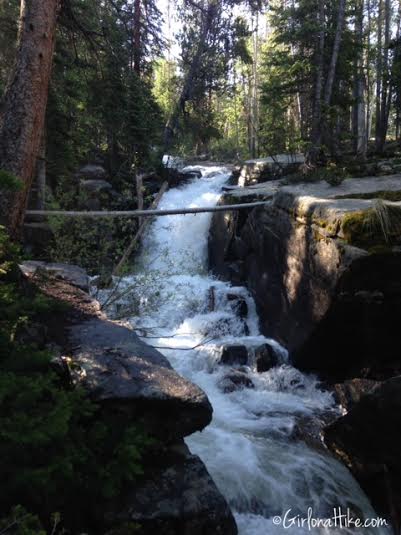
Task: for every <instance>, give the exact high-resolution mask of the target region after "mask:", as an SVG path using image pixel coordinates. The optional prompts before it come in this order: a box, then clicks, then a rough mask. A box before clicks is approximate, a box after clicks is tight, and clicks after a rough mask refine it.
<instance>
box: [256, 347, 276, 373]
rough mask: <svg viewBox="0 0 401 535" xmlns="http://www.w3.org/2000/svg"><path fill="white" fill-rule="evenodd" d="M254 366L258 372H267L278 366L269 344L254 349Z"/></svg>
mask: <svg viewBox="0 0 401 535" xmlns="http://www.w3.org/2000/svg"><path fill="white" fill-rule="evenodd" d="M255 364H256V370H257V371H258V372H267V371H269V370H270V369H271V368H273V367H274V366H277V364H278V358H277V354H276V352H275V350H274V348H273V346H271V345H270V344H262V345H260V346H259V347H257V348H256V349H255Z"/></svg>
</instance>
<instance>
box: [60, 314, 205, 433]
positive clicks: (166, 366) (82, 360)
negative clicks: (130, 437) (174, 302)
mask: <svg viewBox="0 0 401 535" xmlns="http://www.w3.org/2000/svg"><path fill="white" fill-rule="evenodd" d="M68 339H69V342H70V344H71V347H72V358H73V362H74V367H76V366H78V372H77V373H76V374H75V375H74V377H75V380H76V381H77V382H79V383H80V384H82V386H84V387H85V388H86V389H88V390H89V392H90V393H91V395H92V397H93V398H94V399H96V400H97V401H99V402H101V403H102V404H104V405H105V406H109V405H113V406H118V407H120V408H121V409H123V410H124V411H125V412H126V411H128V412H129V413H130V414H132V418H134V419H135V420H136V421H138V419H139V420H141V421H143V424H144V425H145V426H146V427H147V429H148V430H149V431H150V432H152V433H153V434H156V435H157V436H162V437H163V438H165V439H166V438H168V439H169V440H172V439H174V438H177V437H184V436H187V435H190V434H191V433H194V432H195V431H200V430H201V429H203V428H204V427H205V426H206V425H208V424H209V423H210V421H211V417H212V407H211V405H210V403H209V401H208V399H207V397H206V395H205V394H204V392H203V391H202V390H201V389H200V388H199V387H197V386H196V385H194V384H193V383H191V382H190V381H188V380H186V379H184V378H183V377H181V376H180V375H178V374H177V372H175V371H174V370H173V368H172V367H171V365H170V363H169V362H168V360H167V359H166V358H165V357H164V356H163V355H162V354H161V353H159V352H158V351H157V350H156V349H154V348H152V347H150V346H148V345H146V344H145V343H144V342H142V341H141V340H140V339H139V338H138V336H137V335H136V334H135V333H134V332H133V331H131V330H130V329H128V328H127V327H123V326H120V325H118V324H116V323H114V322H112V321H108V320H105V319H101V318H91V319H88V320H87V321H85V322H80V323H78V324H76V325H72V326H71V327H70V328H69V336H68Z"/></svg>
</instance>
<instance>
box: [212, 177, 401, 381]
mask: <svg viewBox="0 0 401 535" xmlns="http://www.w3.org/2000/svg"><path fill="white" fill-rule="evenodd" d="M240 189H241V188H240ZM242 189H243V190H247V191H248V194H249V192H251V191H252V189H251V188H242ZM262 190H265V192H266V195H267V197H268V198H269V199H270V200H268V202H267V203H266V205H265V206H261V207H257V208H254V209H252V210H250V211H248V212H245V213H244V212H241V213H240V214H235V213H233V212H227V213H225V214H224V216H222V215H221V214H216V216H214V217H213V223H212V227H213V230H212V232H211V233H210V237H209V259H210V267H211V268H212V269H213V271H214V272H215V273H216V274H218V275H219V276H221V277H223V278H227V279H230V278H232V275H231V273H232V266H233V264H236V265H237V268H238V274H239V276H240V277H241V281H242V283H243V284H246V285H247V286H248V288H249V289H250V290H251V292H252V294H253V296H254V298H255V301H256V304H257V307H258V311H259V314H260V318H261V327H262V331H263V333H264V334H265V335H266V336H269V337H272V338H275V339H277V340H278V341H279V342H280V343H282V345H284V346H285V347H287V349H289V351H290V354H291V356H292V358H293V362H294V363H295V364H296V365H297V366H298V367H300V368H302V369H304V370H306V371H313V372H318V373H320V374H321V375H323V376H324V377H325V378H326V379H328V380H330V381H332V382H338V381H342V380H344V379H345V378H352V377H368V378H372V379H375V378H379V379H380V378H381V377H386V376H387V377H388V376H389V375H391V374H394V373H398V371H399V372H400V373H401V360H400V357H399V342H398V327H397V325H398V318H399V317H400V313H401V279H400V277H399V273H400V272H401V247H400V245H401V226H400V221H401V218H400V217H399V216H400V215H401V203H400V202H389V203H387V204H386V205H384V209H383V205H382V204H377V203H376V201H375V200H374V197H375V195H376V194H377V192H383V191H393V192H396V191H400V192H401V177H400V176H397V177H394V176H393V177H377V178H370V179H355V183H354V179H352V180H346V181H344V182H343V183H342V184H341V185H340V186H338V187H333V186H330V185H329V184H327V183H326V182H324V183H315V184H302V185H296V186H281V187H280V186H279V187H278V188H277V189H276V192H275V193H274V192H271V189H270V188H265V187H262V185H259V186H258V188H257V192H258V193H257V195H256V199H260V196H261V195H262V194H261V191H262ZM269 191H270V193H267V192H269ZM358 195H360V196H361V197H363V198H356V196H358ZM237 197H238V198H241V195H239V193H238V191H237V190H234V191H233V190H230V191H229V192H228V194H227V197H226V196H225V197H224V198H223V201H222V202H223V203H227V204H231V203H232V200H233V198H237ZM366 197H369V198H366ZM383 211H384V213H385V214H387V213H388V214H390V215H391V214H393V215H394V217H393V216H392V217H393V219H394V222H395V224H394V225H392V223H391V224H390V227H388V228H387V230H386V232H387V234H388V235H387V236H386V235H385V234H384V233H383V230H382V225H381V223H380V221H383V218H382V216H383ZM239 243H240V247H238V244H239ZM238 251H239V252H240V257H239V258H238V256H236V255H237V254H238ZM238 274H237V275H236V278H235V282H236V284H237V283H238V282H237V278H238Z"/></svg>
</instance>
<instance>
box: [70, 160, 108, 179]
mask: <svg viewBox="0 0 401 535" xmlns="http://www.w3.org/2000/svg"><path fill="white" fill-rule="evenodd" d="M77 176H78V177H79V178H82V179H86V180H102V181H103V180H105V179H106V178H107V171H106V169H105V168H104V167H102V166H101V165H98V164H92V163H90V164H87V165H85V166H84V167H81V169H80V170H79V171H78V173H77Z"/></svg>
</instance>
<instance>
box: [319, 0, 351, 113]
mask: <svg viewBox="0 0 401 535" xmlns="http://www.w3.org/2000/svg"><path fill="white" fill-rule="evenodd" d="M345 4H346V0H340V1H339V4H338V15H337V27H336V34H335V36H334V44H333V50H332V53H331V59H330V67H329V71H328V73H327V80H326V87H325V91H324V103H325V105H326V106H330V102H331V95H332V94H333V83H334V76H335V74H336V68H337V61H338V54H339V52H340V45H341V40H342V36H343V28H344V20H345Z"/></svg>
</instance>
